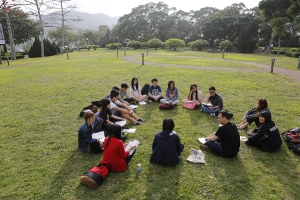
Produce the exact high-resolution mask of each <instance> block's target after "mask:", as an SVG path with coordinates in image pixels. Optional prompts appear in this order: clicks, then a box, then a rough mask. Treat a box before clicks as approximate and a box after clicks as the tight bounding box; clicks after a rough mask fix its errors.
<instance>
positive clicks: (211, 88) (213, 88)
mask: <svg viewBox="0 0 300 200" xmlns="http://www.w3.org/2000/svg"><path fill="white" fill-rule="evenodd" d="M210 90H213V91H216V88H215V86H210V87H209V89H208V91H210Z"/></svg>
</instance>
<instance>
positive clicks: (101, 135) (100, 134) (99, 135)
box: [92, 131, 105, 142]
mask: <svg viewBox="0 0 300 200" xmlns="http://www.w3.org/2000/svg"><path fill="white" fill-rule="evenodd" d="M92 138H93V139H97V140H98V139H100V140H101V142H104V139H105V134H104V131H100V132H98V133H93V134H92Z"/></svg>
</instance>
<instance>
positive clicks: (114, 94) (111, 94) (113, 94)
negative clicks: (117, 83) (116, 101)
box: [110, 90, 119, 98]
mask: <svg viewBox="0 0 300 200" xmlns="http://www.w3.org/2000/svg"><path fill="white" fill-rule="evenodd" d="M118 95H119V92H118V91H116V90H112V91H111V92H110V98H113V97H117V96H118Z"/></svg>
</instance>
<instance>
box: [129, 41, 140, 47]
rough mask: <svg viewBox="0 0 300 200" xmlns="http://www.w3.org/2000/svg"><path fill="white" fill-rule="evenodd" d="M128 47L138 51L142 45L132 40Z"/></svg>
mask: <svg viewBox="0 0 300 200" xmlns="http://www.w3.org/2000/svg"><path fill="white" fill-rule="evenodd" d="M128 46H129V47H132V48H134V49H140V48H141V46H142V45H141V43H140V42H139V41H135V40H132V41H130V42H129V43H128Z"/></svg>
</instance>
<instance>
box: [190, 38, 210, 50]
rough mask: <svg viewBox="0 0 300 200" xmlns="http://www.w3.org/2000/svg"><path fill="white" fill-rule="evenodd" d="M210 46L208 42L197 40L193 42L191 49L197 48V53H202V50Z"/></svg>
mask: <svg viewBox="0 0 300 200" xmlns="http://www.w3.org/2000/svg"><path fill="white" fill-rule="evenodd" d="M208 45H209V42H208V41H206V40H202V39H200V40H196V41H194V42H192V46H191V48H192V49H194V48H195V49H197V51H201V50H202V48H204V47H207V46H208Z"/></svg>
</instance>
